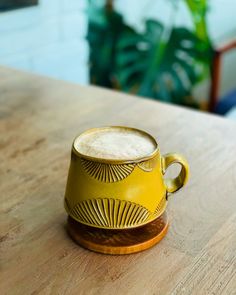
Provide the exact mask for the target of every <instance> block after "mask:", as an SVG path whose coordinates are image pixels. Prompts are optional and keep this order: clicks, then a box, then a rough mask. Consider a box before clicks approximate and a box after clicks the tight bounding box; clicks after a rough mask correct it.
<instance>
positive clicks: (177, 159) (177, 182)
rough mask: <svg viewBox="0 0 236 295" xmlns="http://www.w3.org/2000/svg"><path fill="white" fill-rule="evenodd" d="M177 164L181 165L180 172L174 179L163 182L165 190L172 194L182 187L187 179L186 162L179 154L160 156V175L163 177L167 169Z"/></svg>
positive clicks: (187, 168) (187, 169) (187, 167)
mask: <svg viewBox="0 0 236 295" xmlns="http://www.w3.org/2000/svg"><path fill="white" fill-rule="evenodd" d="M175 163H178V164H180V165H181V171H180V173H179V175H178V176H177V177H176V178H173V179H171V178H167V179H165V180H164V182H165V186H166V190H167V192H168V193H174V192H176V191H178V190H179V189H180V188H181V187H183V186H184V185H185V184H186V183H187V181H188V177H189V165H188V162H187V160H186V159H185V158H184V157H183V156H182V155H180V154H176V153H174V154H166V155H164V156H162V173H163V175H164V174H165V173H166V170H167V168H168V167H169V166H170V165H172V164H175Z"/></svg>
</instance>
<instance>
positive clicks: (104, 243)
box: [67, 212, 169, 255]
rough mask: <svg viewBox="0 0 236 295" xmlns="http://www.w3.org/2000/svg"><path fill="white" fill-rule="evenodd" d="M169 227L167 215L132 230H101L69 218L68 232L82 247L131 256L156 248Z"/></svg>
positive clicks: (164, 214)
mask: <svg viewBox="0 0 236 295" xmlns="http://www.w3.org/2000/svg"><path fill="white" fill-rule="evenodd" d="M168 227H169V222H168V217H167V213H166V212H164V213H163V214H162V215H161V216H159V217H158V218H157V219H155V220H154V221H151V222H149V223H148V224H146V225H143V226H140V227H137V228H132V229H123V230H116V229H101V228H95V227H91V226H87V225H84V224H82V223H79V222H78V221H76V220H74V219H73V218H71V217H70V216H68V224H67V230H68V233H69V235H70V236H71V238H72V239H73V240H74V241H75V242H76V243H77V244H79V245H80V246H82V247H84V248H86V249H89V250H92V251H94V252H99V253H103V254H113V255H121V254H131V253H136V252H140V251H143V250H146V249H149V248H150V247H152V246H154V245H155V244H157V243H158V242H160V241H161V240H162V239H163V238H164V236H165V235H166V233H167V231H168Z"/></svg>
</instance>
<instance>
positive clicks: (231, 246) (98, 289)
mask: <svg viewBox="0 0 236 295" xmlns="http://www.w3.org/2000/svg"><path fill="white" fill-rule="evenodd" d="M103 125H128V126H131V127H137V128H141V129H144V130H146V131H147V132H150V133H151V134H152V135H153V136H154V137H156V138H157V140H158V142H159V145H160V149H161V152H162V153H166V152H173V151H176V152H180V153H182V154H184V155H185V156H186V158H187V159H188V161H189V163H190V168H191V177H190V181H189V183H188V185H187V186H186V188H184V189H183V190H181V191H180V192H178V193H177V194H175V195H173V196H172V197H170V198H169V204H168V209H167V210H168V216H169V219H170V228H169V231H168V234H167V236H166V237H165V239H163V240H162V241H161V242H160V243H159V244H157V245H156V246H154V247H153V248H151V249H149V250H146V251H144V252H140V253H138V254H131V255H125V256H109V255H103V254H97V253H93V252H90V251H88V250H85V249H83V248H82V247H79V246H78V245H77V244H75V243H74V242H73V241H72V240H71V239H70V238H69V237H68V235H67V233H66V229H65V225H66V220H67V216H66V213H65V211H64V208H63V196H64V190H65V184H66V177H67V172H68V166H69V161H70V148H71V144H72V140H73V139H74V137H75V136H76V135H77V134H79V133H80V132H82V131H84V130H85V129H87V128H90V127H96V126H103ZM0 192H1V194H0V198H1V200H0V201H1V203H0V204H1V206H0V210H1V213H0V226H1V227H0V251H1V253H0V294H7V295H9V294H24V295H26V294H114V293H115V294H122V295H123V294H135V295H136V294H142V295H143V294H161V295H163V294H236V124H235V123H234V122H232V121H229V120H227V119H223V118H219V117H216V116H213V115H208V114H204V113H199V112H197V111H190V110H187V109H184V108H180V107H175V106H171V105H167V104H161V103H157V102H154V101H151V100H148V99H141V98H136V97H133V96H128V95H125V94H121V93H116V92H112V91H108V90H103V89H100V88H96V87H80V86H78V85H73V84H69V83H66V82H62V81H56V80H52V79H49V78H43V77H40V76H36V75H32V74H27V73H23V72H18V71H15V70H10V69H7V68H3V67H0Z"/></svg>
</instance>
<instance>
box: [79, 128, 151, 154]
mask: <svg viewBox="0 0 236 295" xmlns="http://www.w3.org/2000/svg"><path fill="white" fill-rule="evenodd" d="M74 147H75V149H76V150H77V151H78V152H79V153H80V154H83V155H86V156H90V157H95V158H100V159H120V160H132V159H136V158H141V157H145V156H149V155H150V154H151V153H153V152H154V150H155V149H156V144H155V142H154V141H153V140H152V138H150V137H149V136H148V135H146V134H144V133H142V132H139V131H138V130H131V129H130V130H129V129H123V128H119V127H111V128H108V129H101V130H99V129H98V130H94V131H91V132H88V133H84V134H82V135H80V136H79V137H77V138H76V140H75V142H74Z"/></svg>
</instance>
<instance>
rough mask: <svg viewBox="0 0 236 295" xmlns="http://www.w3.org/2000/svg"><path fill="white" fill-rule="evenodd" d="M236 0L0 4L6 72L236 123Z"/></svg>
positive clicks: (22, 0)
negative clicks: (107, 91)
mask: <svg viewBox="0 0 236 295" xmlns="http://www.w3.org/2000/svg"><path fill="white" fill-rule="evenodd" d="M235 13H236V3H235V1H234V0H156V1H151V0H129V1H125V0H113V1H111V0H69V1H68V0H0V65H5V66H9V67H13V68H17V69H20V70H25V71H29V72H33V73H38V74H41V75H45V76H49V77H54V78H57V79H62V80H66V81H71V82H74V83H79V84H82V85H88V84H90V83H91V84H96V85H99V86H102V87H108V88H112V89H116V90H118V91H124V92H128V93H133V94H136V95H141V96H145V97H148V98H150V99H155V100H160V101H165V102H168V103H174V104H178V105H184V106H188V107H191V108H195V109H199V110H202V111H209V112H214V113H218V114H220V115H223V116H225V117H227V118H232V119H234V120H236V79H235V76H236V67H235V65H236V49H235V48H236V19H235Z"/></svg>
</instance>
